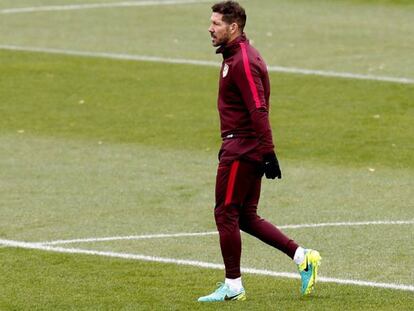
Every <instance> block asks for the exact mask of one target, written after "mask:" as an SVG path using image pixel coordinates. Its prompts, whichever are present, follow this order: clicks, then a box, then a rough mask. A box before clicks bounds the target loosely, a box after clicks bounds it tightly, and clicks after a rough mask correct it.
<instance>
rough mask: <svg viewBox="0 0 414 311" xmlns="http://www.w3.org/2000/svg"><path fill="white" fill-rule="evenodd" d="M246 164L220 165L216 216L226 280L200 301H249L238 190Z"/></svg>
mask: <svg viewBox="0 0 414 311" xmlns="http://www.w3.org/2000/svg"><path fill="white" fill-rule="evenodd" d="M242 167H243V163H241V162H240V161H234V162H232V163H220V164H219V167H218V170H217V178H216V206H215V209H214V217H215V220H216V225H217V230H218V232H219V237H220V248H221V253H222V256H223V261H224V266H225V273H226V279H225V282H224V283H222V284H220V286H219V288H218V289H217V290H216V291H215V292H213V293H212V294H210V295H207V296H203V297H200V298H199V299H198V301H202V302H211V301H224V300H244V299H246V296H245V292H244V288H243V286H242V283H241V274H240V257H241V237H240V228H239V210H240V202H241V200H240V198H239V197H238V194H239V192H238V191H236V189H237V188H238V187H239V183H240V180H243V175H242V174H240V171H241V168H242Z"/></svg>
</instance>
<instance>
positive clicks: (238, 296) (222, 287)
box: [198, 282, 246, 302]
mask: <svg viewBox="0 0 414 311" xmlns="http://www.w3.org/2000/svg"><path fill="white" fill-rule="evenodd" d="M227 300H246V293H245V291H244V288H242V289H241V291H239V292H235V291H233V290H231V289H230V288H229V286H228V285H227V284H224V283H221V282H220V283H217V289H216V290H215V291H214V292H213V293H211V294H210V295H208V296H203V297H200V298H198V301H199V302H214V301H227Z"/></svg>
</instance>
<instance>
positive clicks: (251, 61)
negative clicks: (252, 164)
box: [216, 34, 274, 161]
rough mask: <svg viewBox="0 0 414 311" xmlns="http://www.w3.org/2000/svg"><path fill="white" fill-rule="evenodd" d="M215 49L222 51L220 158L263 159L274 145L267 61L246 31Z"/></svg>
mask: <svg viewBox="0 0 414 311" xmlns="http://www.w3.org/2000/svg"><path fill="white" fill-rule="evenodd" d="M216 53H222V54H223V65H222V68H221V71H220V85H219V95H218V110H219V113H220V125H221V136H222V138H223V145H222V148H221V150H220V155H221V159H222V160H223V161H232V160H235V159H247V160H253V161H262V156H263V154H266V153H270V152H272V151H273V148H274V145H273V142H272V131H271V128H270V124H269V116H268V111H269V96H270V84H269V76H268V73H267V68H266V64H265V62H264V61H263V59H262V57H261V56H260V54H259V52H258V51H257V50H256V49H255V48H254V47H252V46H251V45H250V44H249V40H247V38H246V36H245V35H244V34H243V35H241V36H240V37H238V38H237V39H235V40H233V41H232V42H231V43H230V44H228V45H227V46H222V47H220V48H219V49H218V50H217V51H216ZM234 138H246V139H242V140H238V139H236V140H234Z"/></svg>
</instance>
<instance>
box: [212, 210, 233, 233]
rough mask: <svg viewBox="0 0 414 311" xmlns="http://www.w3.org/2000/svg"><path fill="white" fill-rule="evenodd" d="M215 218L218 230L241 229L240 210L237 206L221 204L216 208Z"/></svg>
mask: <svg viewBox="0 0 414 311" xmlns="http://www.w3.org/2000/svg"><path fill="white" fill-rule="evenodd" d="M214 218H215V220H216V225H217V228H218V230H222V229H224V230H226V231H232V230H239V212H238V210H237V206H234V205H224V204H223V205H219V206H216V208H215V209H214Z"/></svg>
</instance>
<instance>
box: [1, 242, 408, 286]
mask: <svg viewBox="0 0 414 311" xmlns="http://www.w3.org/2000/svg"><path fill="white" fill-rule="evenodd" d="M0 245H4V246H7V247H15V248H24V249H35V250H42V251H49V252H56V253H67V254H82V255H94V256H103V257H112V258H122V259H131V260H141V261H150V262H159V263H168V264H176V265H185V266H193V267H199V268H207V269H219V270H222V269H224V266H223V265H222V264H216V263H210V262H204V261H196V260H186V259H176V258H167V257H157V256H148V255H141V254H128V253H116V252H106V251H96V250H88V249H79V248H64V247H54V246H47V245H41V244H38V243H27V242H21V241H13V240H2V239H0ZM241 270H242V272H243V273H250V274H258V275H266V276H274V277H283V278H292V279H298V278H299V275H298V274H295V273H289V272H277V271H270V270H262V269H255V268H242V269H241ZM319 281H320V282H326V283H337V284H346V285H356V286H366V287H375V288H386V289H394V290H402V291H411V292H414V286H413V285H405V284H395V283H377V282H370V281H364V280H347V279H338V278H330V277H320V278H319Z"/></svg>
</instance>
